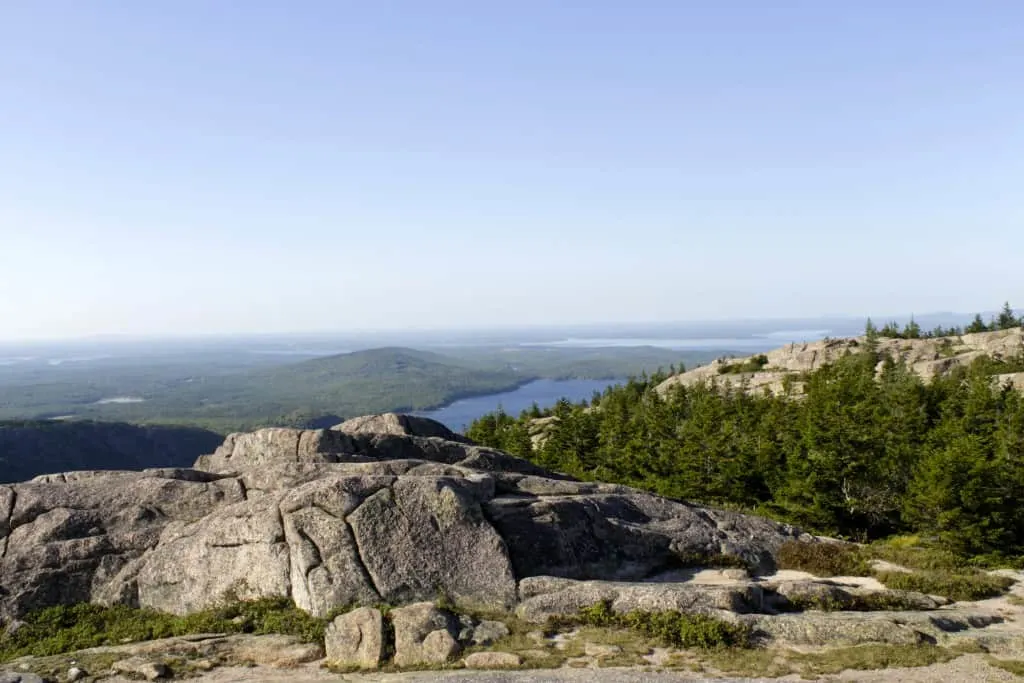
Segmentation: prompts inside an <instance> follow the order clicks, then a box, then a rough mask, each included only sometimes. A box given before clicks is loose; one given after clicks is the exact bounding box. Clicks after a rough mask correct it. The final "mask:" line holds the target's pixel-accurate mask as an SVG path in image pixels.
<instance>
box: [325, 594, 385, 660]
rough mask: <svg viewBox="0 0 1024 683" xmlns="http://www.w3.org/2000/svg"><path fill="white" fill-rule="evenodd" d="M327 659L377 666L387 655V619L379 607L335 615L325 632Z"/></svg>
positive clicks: (363, 608) (362, 608)
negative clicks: (385, 624) (385, 645)
mask: <svg viewBox="0 0 1024 683" xmlns="http://www.w3.org/2000/svg"><path fill="white" fill-rule="evenodd" d="M324 649H325V651H326V655H327V661H328V662H330V663H331V664H336V665H339V666H355V667H359V668H361V669H376V668H377V667H378V666H380V663H381V660H382V658H383V657H384V620H383V618H382V617H381V613H380V611H379V610H376V609H373V608H372V607H361V608H359V609H356V610H353V611H351V612H348V613H347V614H342V615H341V616H338V617H335V619H334V621H332V622H331V623H330V624H328V625H327V629H326V631H325V633H324Z"/></svg>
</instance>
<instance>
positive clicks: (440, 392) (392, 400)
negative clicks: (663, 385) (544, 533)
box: [0, 347, 714, 433]
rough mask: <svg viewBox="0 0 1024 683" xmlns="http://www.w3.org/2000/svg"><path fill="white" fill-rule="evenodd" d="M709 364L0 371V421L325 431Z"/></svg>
mask: <svg viewBox="0 0 1024 683" xmlns="http://www.w3.org/2000/svg"><path fill="white" fill-rule="evenodd" d="M713 357H714V354H713V353H711V352H707V351H682V352H679V351H673V350H670V349H660V348H652V347H630V348H600V349H555V348H542V347H510V348H492V347H467V348H451V349H446V350H445V353H443V354H442V353H436V352H431V351H423V350H419V349H410V348H402V347H388V348H377V349H365V350H362V351H355V352H352V353H343V354H336V355H331V356H324V357H320V358H313V359H307V360H303V361H300V362H289V363H280V364H277V365H272V366H268V365H267V364H265V363H263V364H260V365H257V366H252V365H242V364H240V363H231V362H229V361H223V362H221V363H211V362H209V361H205V360H204V361H203V362H196V363H195V364H190V363H189V362H188V360H187V358H186V359H184V360H182V359H175V362H173V363H165V364H159V363H153V362H152V361H147V359H145V358H142V359H133V358H126V359H123V360H122V361H120V362H118V360H117V359H109V360H106V361H103V362H101V363H98V364H97V365H96V366H95V368H92V367H91V366H89V365H88V364H83V365H82V366H81V367H78V366H76V365H75V364H69V366H65V365H56V366H50V365H47V364H45V363H43V364H41V365H36V366H32V367H31V368H26V369H21V368H19V366H7V367H5V366H0V419H47V418H53V417H62V418H76V419H91V420H109V421H116V422H128V423H133V424H143V423H146V424H153V423H162V424H185V425H193V426H199V427H204V428H209V429H213V430H216V431H218V432H221V433H227V432H231V431H239V430H244V429H251V428H255V427H259V426H269V425H276V426H312V425H315V426H330V425H332V424H336V423H337V422H340V421H342V419H344V418H348V417H354V416H357V415H366V414H369V413H378V412H384V411H415V410H425V409H429V408H434V407H438V406H441V405H444V404H446V403H449V402H451V401H455V400H457V399H459V398H463V397H467V396H474V395H481V394H490V393H498V392H502V391H508V390H511V389H514V388H516V387H517V386H519V385H522V384H525V383H527V382H529V381H531V380H534V379H539V378H553V379H563V378H580V379H612V378H622V377H627V376H629V375H630V374H635V373H639V372H641V370H644V369H646V370H648V371H650V370H654V369H656V368H658V367H667V366H668V365H670V364H671V363H676V362H691V363H692V362H695V361H700V360H711V359H712V358H713ZM151 363H152V364H151Z"/></svg>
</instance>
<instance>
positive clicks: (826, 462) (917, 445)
mask: <svg viewBox="0 0 1024 683" xmlns="http://www.w3.org/2000/svg"><path fill="white" fill-rule="evenodd" d="M1007 308H1009V307H1008V306H1007ZM1010 315H1011V316H1012V311H1010ZM1015 320H1016V324H1017V325H1020V320H1019V319H1016V318H1015ZM1004 323H1007V324H1005V325H1004ZM998 324H999V325H1000V327H997V329H1007V328H1008V327H1010V325H1009V324H1008V321H1007V320H1002V321H999V322H998ZM968 329H969V328H968ZM987 329H988V326H986V330H987ZM1022 371H1024V356H1022V357H1020V358H1016V359H1009V360H995V359H992V358H988V357H982V358H978V359H976V360H974V361H973V363H972V364H971V365H970V366H967V367H959V368H957V369H955V370H954V371H953V372H951V373H950V374H947V375H944V376H939V377H936V378H934V379H932V380H930V381H924V380H922V379H921V378H920V377H919V376H918V375H916V374H915V373H914V372H913V371H912V370H911V369H910V368H909V367H907V365H905V364H904V363H902V362H900V361H898V360H895V359H894V358H892V357H891V356H888V355H886V354H884V353H882V352H880V351H879V350H878V347H877V345H874V344H863V345H861V347H860V348H859V350H858V351H856V352H851V353H847V354H846V355H845V356H843V357H842V358H840V359H839V360H838V361H837V362H836V363H834V364H831V365H826V366H823V367H821V368H819V369H817V370H815V371H813V372H809V373H806V374H805V375H803V376H801V377H799V378H794V380H793V381H789V382H787V383H786V386H785V387H784V391H783V393H782V394H780V395H772V394H771V393H769V392H767V391H766V392H764V393H756V392H750V393H748V392H747V391H745V390H744V389H743V387H734V388H730V387H728V386H726V385H722V384H717V383H716V381H715V380H711V382H709V383H707V384H702V385H696V386H690V387H686V386H676V387H674V388H673V389H672V390H671V391H670V392H668V393H666V394H664V395H662V394H660V393H659V392H657V391H656V390H655V387H656V386H657V385H658V384H660V383H661V382H662V381H664V380H665V379H666V378H667V377H668V376H669V373H664V372H658V373H655V374H653V375H651V376H641V377H639V378H632V379H630V380H629V381H628V382H627V383H625V384H623V385H619V386H616V387H610V388H608V389H606V390H605V391H604V392H603V393H600V394H595V395H594V397H593V398H592V399H591V400H590V401H584V402H581V403H579V404H573V403H571V402H569V401H567V400H564V399H563V400H561V401H559V402H558V403H557V404H556V405H555V406H554V407H552V408H550V409H547V410H543V411H542V410H540V409H538V408H537V407H536V406H534V408H533V409H532V410H529V411H524V412H523V413H522V414H521V415H520V416H519V417H518V418H516V417H513V416H511V415H507V414H505V413H504V412H502V411H500V410H499V411H498V412H496V413H492V414H489V415H486V416H484V417H482V418H480V419H479V420H477V421H475V422H474V423H473V424H472V425H471V426H470V428H469V429H468V430H467V436H469V437H470V438H471V439H473V440H475V441H477V442H478V443H482V444H486V445H489V446H493V447H496V448H501V449H503V450H506V451H509V452H511V453H514V454H516V455H519V456H522V457H525V458H528V459H530V460H532V461H533V462H535V463H537V464H539V465H541V466H543V467H546V468H548V469H552V470H555V471H560V472H565V473H567V474H571V475H573V476H576V477H579V478H581V479H587V480H600V481H607V482H615V483H621V484H626V485H629V486H634V487H637V488H642V489H647V490H650V491H654V492H656V493H658V494H661V495H664V496H669V497H672V498H678V499H683V500H689V501H695V502H700V503H706V504H710V505H716V506H723V507H730V508H734V509H741V510H744V511H750V512H755V513H760V514H767V515H769V516H772V517H775V518H777V519H781V520H784V521H787V522H791V523H794V524H797V525H800V526H802V527H803V528H805V529H809V530H813V531H816V532H819V533H825V534H831V535H838V536H842V537H846V538H852V539H856V540H869V539H874V538H881V537H885V536H888V535H892V534H907V533H912V534H918V535H920V536H921V537H922V538H923V539H925V540H931V541H934V542H937V543H941V544H942V545H944V546H946V547H948V548H950V549H952V550H954V551H955V552H958V553H960V554H962V555H965V556H979V555H985V556H1019V555H1024V396H1022V394H1021V393H1020V392H1019V391H1016V390H1013V389H1011V388H1007V387H1002V386H1000V385H998V384H997V383H996V382H994V381H993V375H995V374H1001V373H1007V372H1022ZM797 380H799V381H800V382H802V384H803V388H802V390H800V391H798V390H797V389H796V387H795V381H797ZM542 417H551V418H554V419H552V420H547V421H545V422H546V424H545V425H544V430H545V433H546V438H545V439H544V440H543V441H542V443H541V444H540V445H539V446H538V447H537V448H534V446H533V444H532V442H531V437H530V435H531V431H533V432H536V431H537V429H538V424H537V423H536V422H535V420H536V419H537V418H542Z"/></svg>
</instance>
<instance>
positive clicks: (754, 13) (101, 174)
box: [0, 0, 1024, 342]
mask: <svg viewBox="0 0 1024 683" xmlns="http://www.w3.org/2000/svg"><path fill="white" fill-rule="evenodd" d="M3 15H4V17H3V22H2V24H0V86H2V87H3V91H4V93H5V97H6V98H7V99H8V101H10V102H11V103H14V104H15V105H16V106H9V107H0V158H3V159H4V162H5V163H4V164H2V165H0V320H2V321H3V324H2V325H0V341H7V342H13V341H27V340H74V339H81V338H82V337H92V336H96V335H103V336H105V335H125V336H130V337H145V338H167V337H189V338H192V337H196V336H225V335H230V336H238V335H253V334H270V335H274V334H287V333H293V334H314V333H346V332H344V330H348V332H347V333H384V332H387V333H390V332H394V331H396V330H403V329H414V330H458V329H463V330H465V329H475V330H480V329H495V328H499V327H500V328H517V327H518V328H522V327H537V326H541V327H543V326H558V325H561V326H569V325H573V324H579V325H586V324H596V325H609V324H614V323H610V322H608V321H619V323H620V324H636V325H654V324H685V323H686V322H687V321H691V322H711V321H715V320H719V321H729V320H736V319H751V318H754V319H765V318H775V319H804V320H808V319H815V318H820V317H837V316H838V317H849V318H861V319H863V318H865V317H867V316H869V315H870V316H872V317H876V318H884V317H885V312H887V311H900V312H902V313H900V314H899V315H901V316H906V315H909V314H911V313H914V312H919V313H920V314H921V315H925V314H926V313H927V312H928V311H963V312H965V314H968V315H972V314H973V312H975V311H991V310H992V309H993V308H995V307H997V306H999V305H1000V304H1002V302H1003V301H1005V300H1009V301H1010V302H1011V304H1013V303H1017V304H1018V306H1019V307H1024V279H1022V278H1021V277H1020V272H1019V271H1020V264H1019V259H1014V258H1013V254H1021V253H1024V195H1022V193H1021V192H1020V179H1021V178H1024V120H1022V114H1021V112H1022V111H1024V90H1022V89H1021V87H1020V74H1021V73H1024V29H1022V28H1021V27H1022V26H1024V3H1018V2H1001V1H995V2H986V3H981V4H980V5H970V4H964V3H949V4H939V5H937V4H935V3H926V2H923V0H921V1H907V2H901V3H891V2H885V3H883V2H878V1H874V0H871V1H868V2H862V3H855V4H845V3H811V2H797V3H790V4H789V5H788V6H786V7H772V6H769V4H766V3H763V2H759V1H757V0H727V1H725V2H720V3H711V4H704V5H702V4H700V3H672V2H660V1H657V0H649V1H646V2H638V3H630V4H623V3H616V2H610V1H608V2H603V1H598V2H593V3H589V4H588V5H587V6H586V7H583V6H579V7H571V6H563V5H560V4H558V3H544V2H539V1H536V0H526V1H525V2H521V3H514V4H504V5H502V4H495V3H470V2H464V1H459V0H441V1H440V2H437V3H418V2H413V1H411V0H406V1H404V2H403V1H401V0H400V1H398V2H393V3H336V2H329V1H328V0H304V1H302V2H298V3H258V4H246V5H240V6H230V5H222V4H211V3H206V2H201V1H200V0H154V2H147V3H129V2H107V3H81V2H75V1H73V0H40V1H39V2H32V3H13V4H11V6H9V7H6V8H5V9H4V12H3ZM878 311H881V312H882V315H878V314H877V313H874V314H873V312H878ZM890 315H891V316H892V317H898V316H896V315H892V314H890ZM329 331H334V332H329Z"/></svg>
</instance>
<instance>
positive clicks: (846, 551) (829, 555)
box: [775, 541, 871, 576]
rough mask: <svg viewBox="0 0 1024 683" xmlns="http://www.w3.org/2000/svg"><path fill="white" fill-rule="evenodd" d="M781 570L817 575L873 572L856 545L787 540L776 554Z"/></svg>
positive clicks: (851, 574)
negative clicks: (793, 570)
mask: <svg viewBox="0 0 1024 683" xmlns="http://www.w3.org/2000/svg"><path fill="white" fill-rule="evenodd" d="M775 560H776V563H777V564H778V566H779V569H795V570H798V571H802V572H808V573H811V574H814V575H815V576H864V575H867V574H869V573H870V572H871V566H870V565H869V564H868V561H867V558H866V557H865V555H864V552H863V551H862V550H861V548H859V547H858V546H855V545H850V544H839V543H803V542H801V541H787V542H786V543H783V544H782V546H781V547H780V548H779V552H778V553H777V554H776V557H775Z"/></svg>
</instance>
